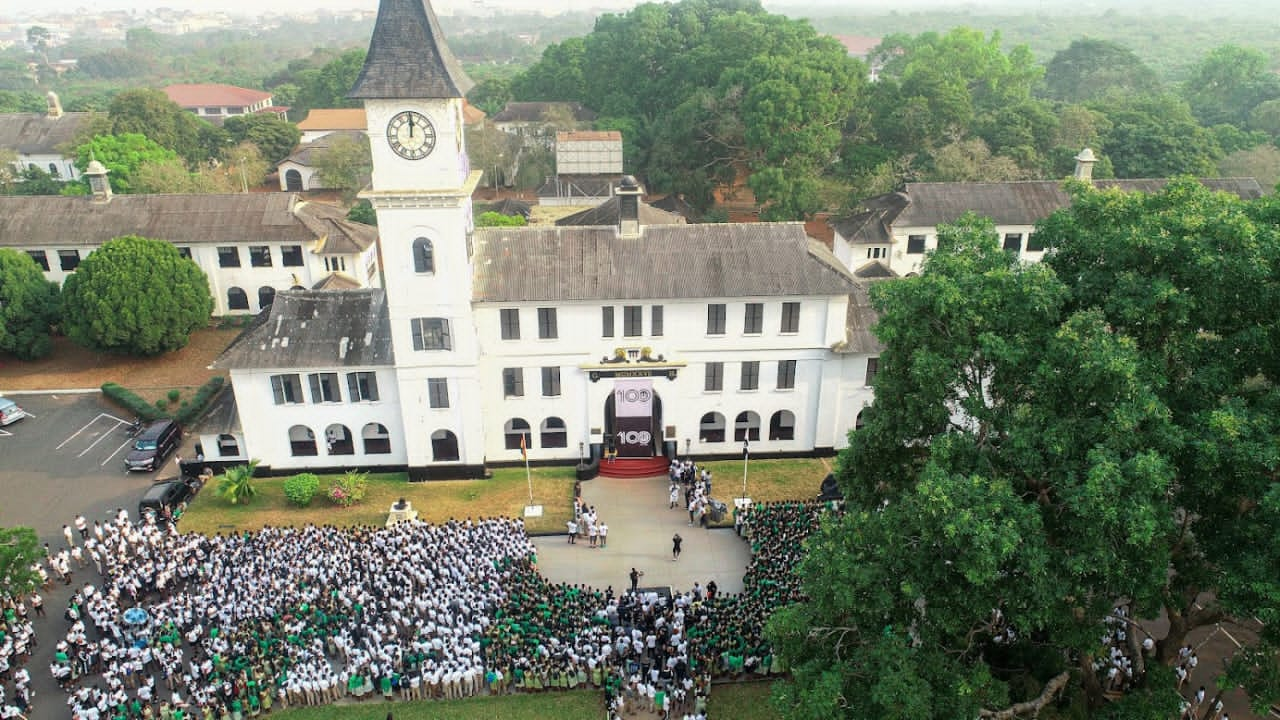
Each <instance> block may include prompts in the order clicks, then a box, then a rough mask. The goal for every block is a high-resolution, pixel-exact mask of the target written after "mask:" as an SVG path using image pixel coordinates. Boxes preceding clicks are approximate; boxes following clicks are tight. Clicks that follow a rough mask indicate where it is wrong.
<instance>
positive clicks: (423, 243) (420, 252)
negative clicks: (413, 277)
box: [413, 237, 436, 273]
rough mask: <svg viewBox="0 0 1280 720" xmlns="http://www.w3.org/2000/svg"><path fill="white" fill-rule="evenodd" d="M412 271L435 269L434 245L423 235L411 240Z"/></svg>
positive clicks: (430, 270)
mask: <svg viewBox="0 0 1280 720" xmlns="http://www.w3.org/2000/svg"><path fill="white" fill-rule="evenodd" d="M413 271H414V272H420V273H433V272H435V271H436V251H435V246H433V245H432V244H431V241H430V240H428V239H426V238H424V237H420V238H418V239H417V240H414V241H413Z"/></svg>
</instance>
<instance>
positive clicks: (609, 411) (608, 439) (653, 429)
mask: <svg viewBox="0 0 1280 720" xmlns="http://www.w3.org/2000/svg"><path fill="white" fill-rule="evenodd" d="M652 407H653V410H652V412H651V413H650V415H649V428H648V429H649V445H648V447H649V455H648V457H653V456H654V455H660V454H662V438H663V436H662V396H661V395H660V394H659V393H658V391H657V390H654V391H653V406H652ZM617 433H618V415H617V408H616V404H615V402H614V399H613V393H609V396H608V397H607V398H605V401H604V447H605V448H606V449H608V448H616V447H618V443H617V437H616V436H617ZM619 457H625V456H624V455H619Z"/></svg>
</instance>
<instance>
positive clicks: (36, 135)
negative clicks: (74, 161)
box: [0, 112, 93, 155]
mask: <svg viewBox="0 0 1280 720" xmlns="http://www.w3.org/2000/svg"><path fill="white" fill-rule="evenodd" d="M92 115H93V113H87V112H69V113H63V114H62V116H61V117H50V116H49V115H47V114H45V113H3V114H0V148H8V149H10V150H13V151H14V152H17V153H18V154H20V155H46V154H54V153H57V152H58V148H59V146H61V145H65V144H69V143H70V142H71V141H73V140H75V138H76V134H77V133H78V132H80V128H81V127H82V126H83V125H84V123H85V122H87V121H88V120H89V118H90V117H91V116H92ZM68 152H70V149H69V148H68Z"/></svg>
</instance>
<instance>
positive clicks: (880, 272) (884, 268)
mask: <svg viewBox="0 0 1280 720" xmlns="http://www.w3.org/2000/svg"><path fill="white" fill-rule="evenodd" d="M853 275H854V277H856V278H858V279H859V280H886V279H888V278H895V277H898V273H896V272H894V271H893V270H891V269H889V266H888V265H885V264H884V263H882V262H880V261H879V260H872V261H871V262H869V263H867V264H865V265H863V266H862V267H860V268H858V269H857V270H854V271H853Z"/></svg>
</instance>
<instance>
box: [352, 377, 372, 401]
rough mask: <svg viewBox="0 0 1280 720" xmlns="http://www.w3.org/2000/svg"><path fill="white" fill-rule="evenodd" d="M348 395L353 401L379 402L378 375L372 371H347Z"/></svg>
mask: <svg viewBox="0 0 1280 720" xmlns="http://www.w3.org/2000/svg"><path fill="white" fill-rule="evenodd" d="M347 395H348V396H350V398H351V402H377V401H378V376H377V374H376V373H372V372H353V373H347Z"/></svg>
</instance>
